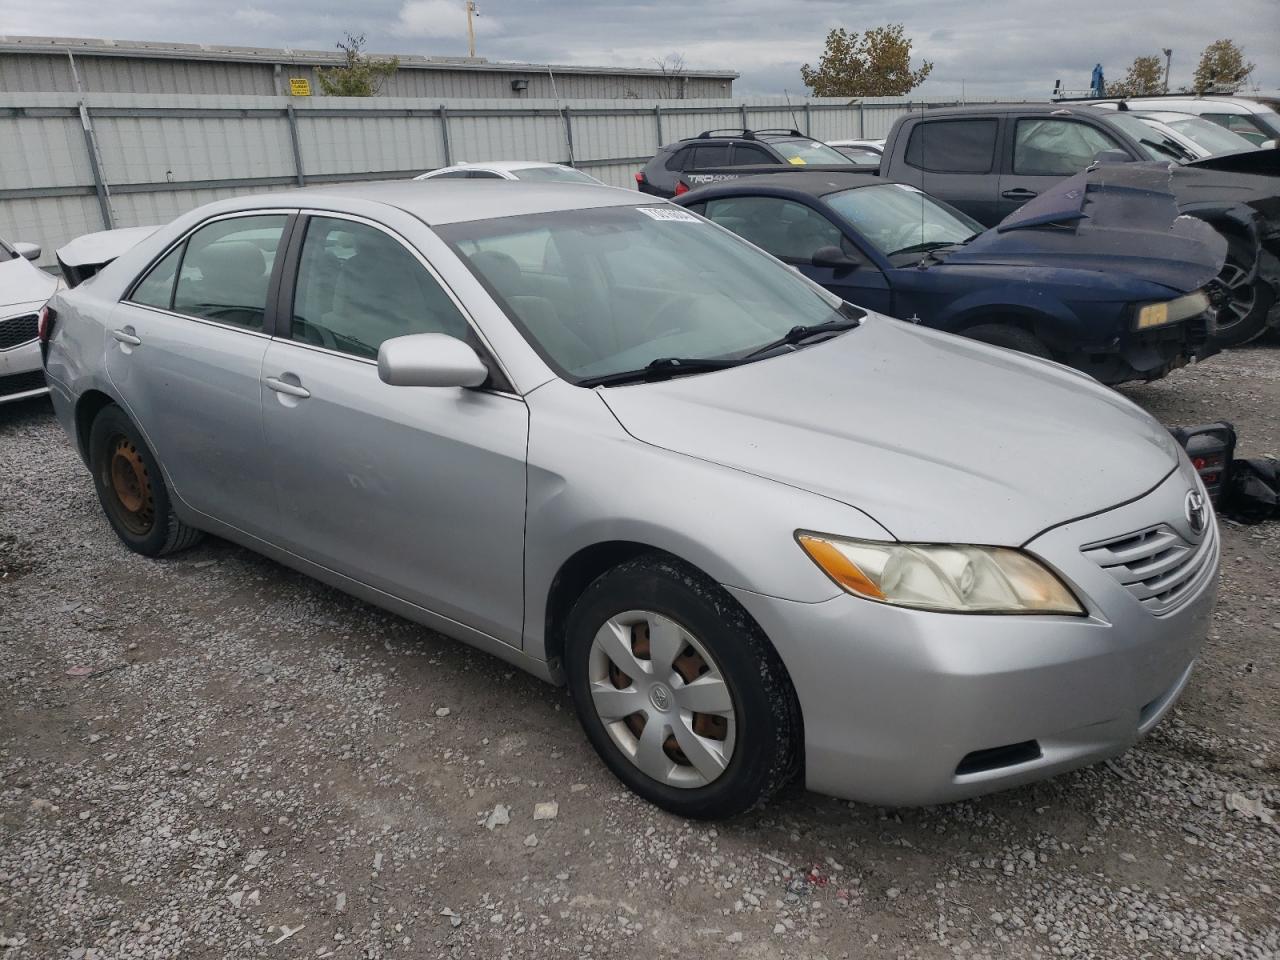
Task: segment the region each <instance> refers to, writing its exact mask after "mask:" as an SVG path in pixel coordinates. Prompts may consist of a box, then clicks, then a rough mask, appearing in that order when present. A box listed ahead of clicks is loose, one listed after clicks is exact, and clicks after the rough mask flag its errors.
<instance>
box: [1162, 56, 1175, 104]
mask: <svg viewBox="0 0 1280 960" xmlns="http://www.w3.org/2000/svg"><path fill="white" fill-rule="evenodd" d="M1163 53H1164V92H1165V93H1168V92H1169V65H1170V64H1171V63H1173V50H1172V49H1171V48H1169V47H1165V48H1164V50H1163Z"/></svg>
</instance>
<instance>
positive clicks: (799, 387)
mask: <svg viewBox="0 0 1280 960" xmlns="http://www.w3.org/2000/svg"><path fill="white" fill-rule="evenodd" d="M599 392H600V394H601V396H602V397H603V398H604V400H605V402H606V403H607V404H608V405H609V408H610V409H611V410H612V411H613V413H614V415H615V416H616V417H617V418H618V420H619V422H620V423H621V424H622V426H623V428H624V429H626V430H627V431H628V432H629V433H630V434H631V435H632V436H634V437H635V438H636V439H638V440H641V441H643V442H645V443H649V444H653V445H654V446H658V447H662V448H665V449H667V450H671V451H675V452H678V453H682V454H686V455H688V456H690V457H696V458H699V459H701V460H706V461H711V462H713V463H718V464H721V465H723V466H726V467H731V468H733V469H736V470H742V471H744V472H747V473H751V474H755V475H758V476H763V477H768V478H770V479H773V480H776V481H778V482H780V483H785V484H788V485H790V486H794V487H798V488H801V489H804V490H808V491H811V492H813V493H816V494H820V495H822V496H825V497H830V498H832V499H834V500H838V501H841V502H843V503H847V504H849V505H850V506H853V507H855V508H857V509H859V510H861V511H863V512H864V513H866V514H868V515H869V516H871V517H872V518H873V519H874V520H876V521H877V522H878V523H879V524H880V525H881V526H883V527H884V528H885V529H887V530H888V531H890V532H891V533H892V534H893V535H894V536H895V537H897V538H898V539H900V540H904V541H921V542H947V543H981V544H999V545H1019V544H1022V543H1025V542H1027V541H1028V540H1030V539H1031V538H1032V537H1034V536H1035V535H1036V534H1038V533H1040V532H1041V531H1043V530H1045V529H1046V528H1048V527H1051V526H1054V525H1056V524H1059V523H1063V522H1065V521H1067V520H1071V519H1074V518H1076V517H1080V516H1084V515H1087V514H1091V513H1095V512H1097V511H1100V510H1105V509H1107V508H1109V507H1112V506H1115V505H1117V504H1120V503H1123V502H1125V501H1127V500H1130V499H1132V498H1134V497H1138V496H1140V495H1142V494H1143V493H1145V492H1146V491H1148V490H1150V489H1152V488H1153V487H1155V486H1156V485H1157V484H1158V483H1159V482H1160V481H1161V480H1162V479H1163V478H1164V477H1166V476H1167V475H1168V474H1169V472H1170V471H1172V470H1173V469H1174V468H1175V467H1176V465H1177V458H1178V453H1177V447H1176V444H1175V443H1174V441H1173V439H1172V437H1171V436H1170V435H1169V433H1168V432H1167V431H1166V430H1164V429H1163V428H1161V426H1160V425H1159V424H1158V423H1157V422H1156V421H1155V420H1153V419H1152V418H1151V417H1150V416H1148V415H1147V414H1146V413H1144V412H1143V411H1142V410H1140V409H1138V408H1137V407H1136V406H1134V405H1133V404H1132V403H1130V402H1129V401H1128V400H1126V399H1124V397H1122V396H1121V395H1119V394H1118V393H1115V392H1113V391H1111V390H1108V389H1106V388H1104V387H1101V386H1100V385H1099V384H1097V383H1096V382H1095V381H1093V380H1091V379H1089V378H1088V377H1086V376H1084V375H1082V374H1078V373H1075V372H1074V371H1071V370H1068V369H1067V368H1065V367H1062V366H1059V365H1058V364H1054V363H1050V362H1047V361H1042V360H1036V359H1033V358H1030V357H1025V356H1023V355H1022V354H1017V353H1013V352H1010V351H1007V350H1001V349H998V348H995V347H989V346H986V345H984V344H980V343H977V342H975V341H972V340H967V339H964V338H961V337H956V336H951V335H949V334H944V333H939V332H936V331H932V330H927V329H924V328H921V327H916V326H912V325H910V324H907V323H903V322H900V321H896V320H891V319H889V318H887V317H880V316H875V315H872V316H870V317H869V318H868V320H867V321H866V322H865V323H864V324H863V325H862V326H861V327H858V328H856V329H854V330H852V331H850V332H848V333H846V334H844V335H842V336H839V337H837V338H835V339H832V340H829V341H827V342H825V343H821V344H817V345H814V346H810V347H806V348H804V349H801V350H798V351H796V352H795V353H791V354H787V355H784V356H780V357H775V358H771V359H768V360H762V361H759V362H756V363H750V364H745V365H743V366H741V367H733V368H730V369H728V370H723V371H718V372H714V373H707V374H702V375H696V376H689V377H683V378H678V379H674V380H669V381H665V382H658V383H646V384H637V385H634V386H626V387H612V388H599ZM673 495H678V494H673ZM761 508H762V509H768V505H767V504H762V505H761ZM823 532H827V533H840V531H839V530H831V531H823ZM1118 532H1121V533H1123V532H1124V531H1118Z"/></svg>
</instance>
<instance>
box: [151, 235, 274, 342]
mask: <svg viewBox="0 0 1280 960" xmlns="http://www.w3.org/2000/svg"><path fill="white" fill-rule="evenodd" d="M287 221H288V217H287V216H285V215H284V214H282V213H281V214H265V215H262V216H249V217H233V218H231V219H227V220H216V221H214V222H213V223H211V224H209V225H208V226H207V227H201V228H200V229H199V230H197V231H196V232H195V233H193V234H192V235H191V236H190V238H189V239H188V240H187V243H186V253H185V254H184V256H183V258H182V267H181V269H180V271H179V274H178V284H177V288H176V289H175V290H174V296H173V309H174V310H176V311H177V312H178V313H185V314H187V315H188V316H192V317H202V318H204V319H206V320H216V321H217V322H219V323H227V324H230V325H232V326H235V327H244V328H246V329H248V330H259V331H260V330H262V326H263V319H264V317H265V316H266V312H267V288H268V286H269V285H270V283H271V269H272V267H273V265H274V263H275V257H276V249H277V247H279V245H280V238H281V236H282V235H283V234H284V228H285V223H286V222H287Z"/></svg>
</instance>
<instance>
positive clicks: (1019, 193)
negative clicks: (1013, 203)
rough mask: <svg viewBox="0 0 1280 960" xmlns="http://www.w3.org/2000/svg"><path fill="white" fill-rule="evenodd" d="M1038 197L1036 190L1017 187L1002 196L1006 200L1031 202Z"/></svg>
mask: <svg viewBox="0 0 1280 960" xmlns="http://www.w3.org/2000/svg"><path fill="white" fill-rule="evenodd" d="M1035 195H1036V192H1035V191H1034V190H1027V189H1025V188H1023V187H1016V188H1014V189H1013V190H1006V191H1005V192H1004V193H1002V194H1000V196H1002V197H1004V198H1005V199H1006V200H1030V199H1031V198H1032V197H1034V196H1035Z"/></svg>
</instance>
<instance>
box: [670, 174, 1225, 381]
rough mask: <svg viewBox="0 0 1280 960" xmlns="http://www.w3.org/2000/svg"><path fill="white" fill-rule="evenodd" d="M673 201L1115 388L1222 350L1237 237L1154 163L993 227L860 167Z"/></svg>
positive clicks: (757, 181)
mask: <svg viewBox="0 0 1280 960" xmlns="http://www.w3.org/2000/svg"><path fill="white" fill-rule="evenodd" d="M675 202H676V203H678V204H680V205H681V206H684V207H686V208H688V209H689V210H692V211H693V212H695V213H698V214H701V215H702V216H704V217H706V218H708V219H709V220H711V221H713V222H715V223H718V224H720V225H721V226H723V227H725V228H727V229H729V230H732V231H733V232H734V233H736V234H738V235H739V236H741V237H743V238H745V239H746V240H749V241H750V242H752V243H754V244H755V245H757V246H759V247H761V248H763V249H764V250H766V251H768V252H769V253H771V254H773V255H774V256H775V257H778V258H779V259H780V260H782V261H784V262H785V263H788V264H791V265H792V266H794V267H795V268H796V269H797V270H799V271H800V272H801V273H803V274H804V275H805V276H807V277H809V278H810V279H812V280H814V281H816V282H817V283H819V284H821V285H822V286H823V287H825V288H827V289H828V290H830V291H832V292H833V293H835V294H837V295H838V296H841V297H843V298H844V299H845V300H848V301H849V302H851V303H855V304H857V305H859V306H862V307H865V308H867V309H869V310H875V311H877V312H879V313H884V314H887V315H889V316H892V317H898V318H899V319H902V320H907V321H910V322H912V323H920V324H924V325H925V326H929V327H934V328H936V329H939V330H946V331H949V332H952V333H958V334H961V335H964V336H968V337H972V338H974V339H976V340H982V341H985V342H987V343H993V344H997V345H999V346H1004V347H1009V348H1012V349H1016V350H1021V351H1024V352H1026V353H1030V354H1035V355H1037V356H1041V357H1046V358H1049V359H1053V360H1057V361H1059V362H1060V363H1064V364H1067V365H1069V366H1072V367H1075V368H1076V369H1079V370H1082V371H1084V372H1086V373H1088V374H1090V375H1091V376H1093V377H1095V378H1097V379H1098V380H1101V381H1102V382H1104V383H1109V384H1116V383H1123V382H1125V381H1129V380H1154V379H1157V378H1159V377H1162V376H1164V375H1165V374H1166V373H1168V372H1169V371H1170V370H1172V369H1174V368H1175V367H1178V366H1181V365H1183V364H1185V363H1187V362H1189V361H1192V360H1202V359H1204V358H1205V357H1207V356H1210V355H1211V354H1213V353H1215V352H1217V348H1216V346H1215V344H1214V338H1213V334H1214V318H1215V315H1216V309H1217V308H1216V303H1217V302H1219V301H1220V300H1221V295H1222V294H1221V290H1220V288H1219V281H1218V280H1217V279H1216V278H1217V276H1218V273H1219V271H1220V270H1221V269H1222V265H1223V261H1224V259H1225V256H1226V243H1225V241H1224V240H1223V239H1222V237H1221V236H1220V235H1219V234H1217V233H1216V232H1215V231H1214V230H1213V229H1212V228H1211V227H1209V226H1208V225H1207V224H1205V223H1204V222H1202V221H1200V220H1196V219H1194V218H1191V217H1183V216H1179V214H1178V210H1177V207H1176V205H1175V203H1174V198H1173V195H1172V194H1171V193H1170V187H1169V177H1168V173H1167V171H1166V170H1165V169H1164V168H1163V167H1159V166H1156V165H1143V166H1138V165H1120V164H1116V165H1106V166H1099V167H1095V168H1093V169H1091V170H1090V171H1089V172H1087V173H1083V174H1080V175H1078V176H1076V177H1072V178H1070V179H1068V180H1064V181H1062V183H1060V184H1058V185H1057V186H1056V187H1055V188H1053V189H1051V190H1048V191H1045V192H1044V193H1043V194H1041V195H1040V196H1039V197H1037V198H1035V199H1034V200H1032V201H1031V202H1029V203H1027V204H1025V205H1024V206H1022V207H1020V208H1019V209H1018V210H1017V211H1016V212H1014V213H1013V214H1011V215H1010V216H1009V217H1007V218H1006V219H1005V220H1004V221H1002V222H1001V223H1000V224H999V225H998V226H996V227H993V228H991V229H989V230H988V229H986V228H984V227H983V226H982V225H981V224H979V223H978V222H977V221H975V220H973V219H972V218H970V217H968V216H966V215H965V214H963V213H961V212H960V211H959V210H956V209H955V208H954V207H951V206H949V205H947V204H945V203H943V202H941V201H939V200H935V199H934V198H932V197H930V196H929V195H928V194H926V193H923V192H921V191H920V190H918V189H917V188H915V187H912V186H908V185H906V184H899V183H886V182H884V181H882V180H876V179H872V178H868V177H865V176H860V175H857V174H838V173H829V172H813V173H799V172H789V173H785V174H772V175H766V176H751V177H742V178H740V179H735V180H728V181H722V182H720V183H716V184H714V185H709V186H706V187H700V188H698V189H696V190H694V191H692V192H690V193H687V194H685V195H683V196H681V197H679V198H678V199H677V200H676V201H675Z"/></svg>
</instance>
